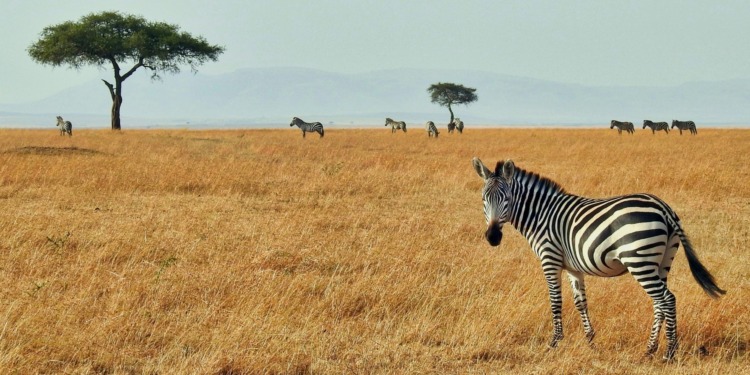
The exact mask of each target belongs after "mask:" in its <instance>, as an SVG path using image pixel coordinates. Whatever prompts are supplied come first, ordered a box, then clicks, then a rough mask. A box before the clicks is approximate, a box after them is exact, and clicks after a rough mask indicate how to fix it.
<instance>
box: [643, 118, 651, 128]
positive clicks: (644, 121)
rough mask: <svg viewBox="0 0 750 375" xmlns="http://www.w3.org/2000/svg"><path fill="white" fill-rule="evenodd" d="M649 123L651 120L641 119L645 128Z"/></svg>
mask: <svg viewBox="0 0 750 375" xmlns="http://www.w3.org/2000/svg"><path fill="white" fill-rule="evenodd" d="M650 123H651V120H643V128H644V129H646V126H647V125H648V124H650Z"/></svg>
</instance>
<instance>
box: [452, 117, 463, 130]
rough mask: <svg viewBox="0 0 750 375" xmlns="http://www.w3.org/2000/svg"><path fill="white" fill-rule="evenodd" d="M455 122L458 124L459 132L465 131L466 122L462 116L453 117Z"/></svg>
mask: <svg viewBox="0 0 750 375" xmlns="http://www.w3.org/2000/svg"><path fill="white" fill-rule="evenodd" d="M453 124H454V125H455V126H456V130H458V134H463V133H464V122H463V121H461V119H460V118H458V117H456V118H455V119H453Z"/></svg>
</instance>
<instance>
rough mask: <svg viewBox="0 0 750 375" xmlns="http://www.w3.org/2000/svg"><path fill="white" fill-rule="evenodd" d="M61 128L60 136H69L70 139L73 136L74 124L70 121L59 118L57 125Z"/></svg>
mask: <svg viewBox="0 0 750 375" xmlns="http://www.w3.org/2000/svg"><path fill="white" fill-rule="evenodd" d="M56 126H59V127H60V135H65V134H67V135H68V137H72V136H73V124H72V123H71V122H70V121H65V120H63V118H62V116H57V125H56Z"/></svg>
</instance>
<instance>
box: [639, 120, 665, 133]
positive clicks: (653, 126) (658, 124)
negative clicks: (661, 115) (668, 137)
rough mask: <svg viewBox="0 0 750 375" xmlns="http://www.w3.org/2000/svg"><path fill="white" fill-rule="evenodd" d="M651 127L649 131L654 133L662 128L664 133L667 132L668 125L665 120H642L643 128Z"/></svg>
mask: <svg viewBox="0 0 750 375" xmlns="http://www.w3.org/2000/svg"><path fill="white" fill-rule="evenodd" d="M647 126H648V127H649V128H651V133H653V134H656V132H657V131H658V130H664V132H665V133H667V134H669V125H668V124H667V123H666V122H653V121H651V120H643V128H644V129H646V127H647Z"/></svg>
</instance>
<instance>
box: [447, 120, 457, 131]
mask: <svg viewBox="0 0 750 375" xmlns="http://www.w3.org/2000/svg"><path fill="white" fill-rule="evenodd" d="M454 130H456V123H455V122H453V121H451V122H449V123H448V134H453V131H454Z"/></svg>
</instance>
